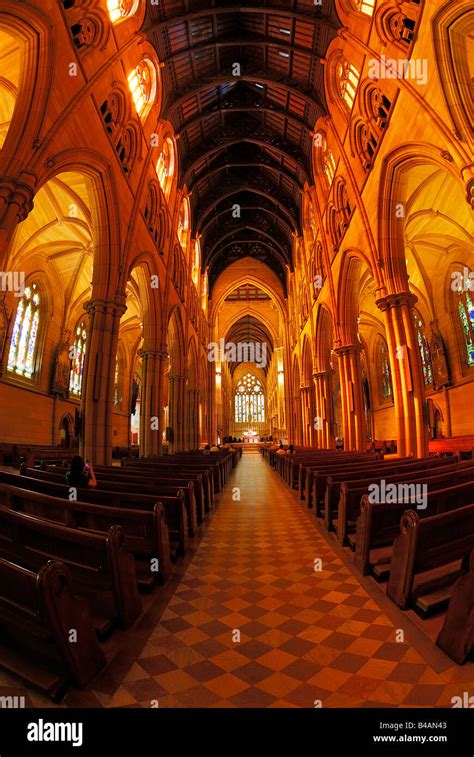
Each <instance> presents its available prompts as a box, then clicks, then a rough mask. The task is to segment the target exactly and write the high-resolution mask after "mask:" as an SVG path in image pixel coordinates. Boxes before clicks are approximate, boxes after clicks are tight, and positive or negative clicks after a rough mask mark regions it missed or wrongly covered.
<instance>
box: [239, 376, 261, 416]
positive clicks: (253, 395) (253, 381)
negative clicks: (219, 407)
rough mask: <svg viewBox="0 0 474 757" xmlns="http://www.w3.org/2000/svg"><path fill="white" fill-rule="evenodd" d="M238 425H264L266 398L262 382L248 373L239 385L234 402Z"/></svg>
mask: <svg viewBox="0 0 474 757" xmlns="http://www.w3.org/2000/svg"><path fill="white" fill-rule="evenodd" d="M234 409H235V422H236V423H263V421H265V396H264V394H263V387H262V385H261V383H260V381H259V380H258V379H257V378H255V376H252V374H251V373H247V375H246V376H244V377H243V378H241V379H240V381H239V383H238V384H237V389H236V392H235V400H234Z"/></svg>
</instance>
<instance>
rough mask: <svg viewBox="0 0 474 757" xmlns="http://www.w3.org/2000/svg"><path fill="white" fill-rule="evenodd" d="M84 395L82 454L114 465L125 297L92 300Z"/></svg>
mask: <svg viewBox="0 0 474 757" xmlns="http://www.w3.org/2000/svg"><path fill="white" fill-rule="evenodd" d="M84 309H85V310H86V312H87V313H88V315H89V326H88V334H87V346H86V354H85V360H84V371H83V379H82V396H81V415H82V432H81V444H80V448H81V454H82V455H83V456H84V457H85V458H88V459H90V460H92V462H94V463H96V464H98V465H111V464H112V413H113V406H114V381H115V359H116V354H117V344H118V332H119V325H120V318H121V317H122V315H123V313H125V311H126V309H127V307H126V305H125V295H120V297H118V298H117V299H116V300H101V299H94V300H90V301H89V302H87V303H86V304H85V305H84Z"/></svg>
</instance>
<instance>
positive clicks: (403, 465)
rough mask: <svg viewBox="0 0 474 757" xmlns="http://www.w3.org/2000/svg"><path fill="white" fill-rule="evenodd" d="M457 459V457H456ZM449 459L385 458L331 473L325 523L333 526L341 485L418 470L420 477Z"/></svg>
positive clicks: (327, 492) (327, 484) (441, 465)
mask: <svg viewBox="0 0 474 757" xmlns="http://www.w3.org/2000/svg"><path fill="white" fill-rule="evenodd" d="M456 460H457V458H456ZM449 462H450V461H449V460H446V459H444V460H441V459H439V458H433V457H420V458H407V459H405V460H399V459H396V460H385V461H384V462H383V463H377V464H375V465H372V466H371V467H370V468H366V469H365V470H363V469H359V470H355V469H353V470H352V471H351V472H345V471H342V472H340V473H336V474H334V473H333V474H331V475H330V476H328V477H327V480H326V492H325V495H324V523H325V526H326V528H327V529H328V531H331V530H332V528H333V521H334V519H335V514H336V511H337V506H338V502H339V500H340V497H341V486H342V484H343V483H347V482H350V483H351V484H352V485H355V484H356V483H357V481H364V480H365V481H366V480H368V479H369V477H370V483H371V484H373V483H377V482H378V481H381V480H382V479H384V480H385V479H386V477H387V476H394V475H403V474H408V473H416V472H418V473H419V475H420V477H421V476H423V475H424V472H425V471H426V470H429V469H430V468H435V469H439V468H443V467H444V466H445V465H447V464H449Z"/></svg>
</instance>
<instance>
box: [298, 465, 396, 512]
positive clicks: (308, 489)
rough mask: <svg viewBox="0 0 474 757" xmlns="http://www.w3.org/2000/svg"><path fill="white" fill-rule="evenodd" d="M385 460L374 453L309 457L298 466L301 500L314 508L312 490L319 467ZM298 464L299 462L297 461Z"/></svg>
mask: <svg viewBox="0 0 474 757" xmlns="http://www.w3.org/2000/svg"><path fill="white" fill-rule="evenodd" d="M379 460H383V457H382V456H381V455H379V454H374V453H353V452H347V453H345V452H332V453H326V454H324V455H322V454H321V455H319V456H316V455H314V456H312V457H307V458H305V459H304V460H302V461H301V462H300V463H299V464H298V489H299V492H300V499H302V500H303V499H305V495H306V502H307V504H308V507H311V506H312V504H311V503H312V500H311V495H312V488H313V482H314V473H315V471H317V470H318V467H322V466H324V467H326V466H334V467H336V468H337V466H338V465H341V466H342V465H349V464H350V463H352V464H353V465H357V464H358V463H369V464H371V463H372V462H374V461H379ZM296 462H297V461H296Z"/></svg>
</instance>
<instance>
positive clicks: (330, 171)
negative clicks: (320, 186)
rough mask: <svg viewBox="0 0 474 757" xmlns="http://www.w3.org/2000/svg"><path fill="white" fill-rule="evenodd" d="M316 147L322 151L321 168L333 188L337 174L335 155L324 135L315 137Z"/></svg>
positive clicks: (319, 134)
mask: <svg viewBox="0 0 474 757" xmlns="http://www.w3.org/2000/svg"><path fill="white" fill-rule="evenodd" d="M314 144H315V147H318V148H319V149H320V151H321V153H320V161H321V168H322V170H323V172H324V174H325V176H326V179H327V181H328V184H329V186H331V184H332V182H333V179H334V176H335V174H336V161H335V160H334V155H333V154H332V152H331V150H330V149H329V147H328V143H327V140H326V137H325V136H324V134H321V132H318V134H316V135H315V137H314Z"/></svg>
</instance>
